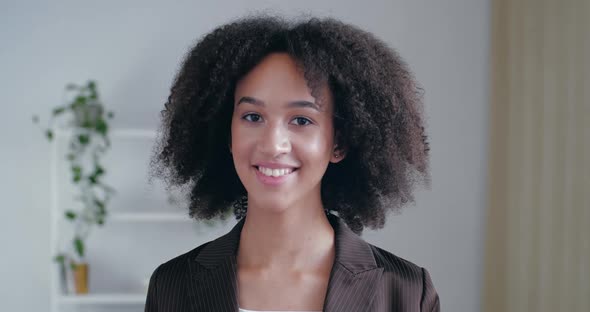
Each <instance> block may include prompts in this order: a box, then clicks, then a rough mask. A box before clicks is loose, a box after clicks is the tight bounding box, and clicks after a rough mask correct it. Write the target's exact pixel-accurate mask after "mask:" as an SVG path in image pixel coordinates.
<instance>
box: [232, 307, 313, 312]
mask: <svg viewBox="0 0 590 312" xmlns="http://www.w3.org/2000/svg"><path fill="white" fill-rule="evenodd" d="M240 312H322V311H255V310H246V309H242V308H240Z"/></svg>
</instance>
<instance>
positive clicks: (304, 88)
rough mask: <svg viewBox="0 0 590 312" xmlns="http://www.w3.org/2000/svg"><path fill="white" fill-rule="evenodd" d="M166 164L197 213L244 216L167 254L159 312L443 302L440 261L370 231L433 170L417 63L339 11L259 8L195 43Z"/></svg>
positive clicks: (166, 141)
mask: <svg viewBox="0 0 590 312" xmlns="http://www.w3.org/2000/svg"><path fill="white" fill-rule="evenodd" d="M157 146H158V148H157V149H156V153H155V159H154V160H155V162H154V169H155V170H156V174H158V175H159V176H161V177H165V178H167V180H168V182H169V183H170V185H171V186H188V187H189V188H190V190H191V193H190V207H189V210H190V215H191V217H194V218H196V219H211V218H213V217H217V216H221V217H224V216H226V215H227V213H228V212H230V211H231V207H232V206H233V208H234V209H233V212H234V213H235V215H236V217H237V218H238V219H239V220H240V221H239V222H238V224H237V225H236V226H235V227H234V228H233V230H231V231H230V232H229V233H228V234H226V235H224V236H222V237H220V238H218V239H216V240H214V241H212V242H208V243H205V244H203V245H201V246H199V247H197V248H195V249H194V250H192V251H189V252H188V253H186V254H184V255H181V256H179V257H177V258H174V259H172V260H170V261H168V262H166V263H164V264H162V265H160V266H159V267H158V268H157V269H156V270H155V271H154V273H153V275H152V277H151V280H150V286H149V291H148V296H147V301H146V307H145V310H146V311H159V312H163V311H254V310H255V311H439V309H440V308H439V299H438V295H437V293H436V291H435V290H434V287H433V285H432V282H431V280H430V277H429V274H428V272H427V271H426V270H425V269H423V268H421V267H418V266H416V265H414V264H412V263H410V262H408V261H406V260H403V259H401V258H399V257H397V256H395V255H393V254H391V253H389V252H387V251H385V250H382V249H379V248H377V247H375V246H373V245H370V244H368V243H366V242H365V241H363V240H362V239H361V238H360V237H359V236H358V235H357V234H360V232H361V231H362V230H363V228H364V227H365V226H369V227H372V228H381V227H383V225H384V223H385V216H386V213H387V212H388V211H389V210H397V209H400V208H401V207H402V206H403V205H404V204H406V203H407V202H409V201H412V200H413V197H412V192H413V189H414V187H415V184H416V183H417V182H420V181H425V182H427V181H428V144H427V142H426V141H425V135H424V127H423V116H422V102H421V97H420V94H419V92H418V88H417V86H416V83H415V81H414V79H413V77H412V75H411V74H410V72H409V71H408V69H407V66H406V65H405V63H404V62H403V61H402V60H401V59H400V57H399V56H398V55H397V54H396V53H395V52H394V51H392V50H391V49H389V48H388V47H387V46H386V45H385V44H384V43H383V42H381V41H380V40H378V39H377V38H375V37H374V36H373V35H372V34H370V33H367V32H364V31H362V30H360V29H358V28H356V27H354V26H351V25H347V24H344V23H341V22H339V21H336V20H333V19H321V20H318V19H311V20H308V21H304V22H300V23H289V22H285V21H283V20H282V19H280V18H274V17H253V18H247V19H242V20H238V21H235V22H233V23H231V24H228V25H224V26H221V27H219V28H217V29H215V30H214V31H213V32H211V33H210V34H208V35H206V36H205V37H204V38H202V39H201V40H200V41H199V42H198V43H197V44H196V46H195V47H194V48H193V49H192V50H191V51H190V52H189V53H188V55H187V56H186V59H185V61H184V63H183V65H182V68H181V69H180V71H179V73H178V75H177V77H176V79H175V81H174V84H173V86H172V88H171V94H170V96H169V98H168V101H167V103H166V108H165V110H164V111H163V132H162V136H161V137H160V141H159V144H158V145H157Z"/></svg>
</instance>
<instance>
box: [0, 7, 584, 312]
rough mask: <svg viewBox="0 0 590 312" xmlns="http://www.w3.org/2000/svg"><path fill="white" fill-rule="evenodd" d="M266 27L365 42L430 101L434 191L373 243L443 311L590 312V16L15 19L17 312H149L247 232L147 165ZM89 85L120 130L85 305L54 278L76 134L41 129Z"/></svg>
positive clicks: (6, 268) (233, 12) (47, 15)
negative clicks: (212, 249)
mask: <svg viewBox="0 0 590 312" xmlns="http://www.w3.org/2000/svg"><path fill="white" fill-rule="evenodd" d="M260 11H263V12H271V13H278V14H283V15H286V16H302V15H306V14H307V15H318V16H332V17H336V18H339V19H342V20H343V21H346V22H349V23H353V24H356V25H358V26H360V27H361V28H364V29H366V30H368V31H370V32H373V33H374V34H376V35H377V36H378V37H380V38H382V39H383V40H384V41H385V42H387V43H389V44H390V45H391V46H392V47H393V48H395V49H396V50H397V51H399V53H400V54H401V55H402V57H404V58H405V60H406V61H407V62H408V63H409V65H410V68H411V69H412V70H413V71H414V73H415V75H416V77H417V79H418V80H419V82H420V83H421V84H422V86H423V88H424V90H425V106H426V114H427V123H428V128H427V130H428V134H429V136H430V138H429V140H430V147H431V155H432V160H431V175H432V187H431V189H429V190H426V189H425V190H419V191H418V193H417V195H416V203H415V204H414V205H410V206H409V207H407V208H406V209H404V210H403V212H402V213H401V214H399V215H391V216H390V217H389V219H388V222H387V225H386V227H385V228H384V229H382V230H379V231H365V233H364V234H363V237H364V238H365V239H366V240H367V241H369V242H371V243H374V244H376V245H378V246H380V247H382V248H384V249H387V250H389V251H391V252H393V253H395V254H397V255H398V256H401V257H402V258H405V259H408V260H410V261H412V262H414V263H416V264H418V265H420V266H423V267H425V268H427V269H428V270H429V272H430V274H431V276H432V279H433V282H434V285H435V287H436V289H437V291H438V293H439V295H440V298H441V308H442V310H443V311H466V312H469V311H590V296H589V295H590V271H589V268H588V265H589V264H590V239H589V238H590V230H589V229H590V208H589V207H590V204H589V195H588V194H587V193H588V190H589V189H590V181H589V180H590V172H589V167H590V166H589V165H588V162H590V156H589V155H590V150H589V149H590V148H589V146H590V144H588V142H589V141H590V127H589V125H590V120H589V119H590V107H589V106H590V105H589V103H590V97H589V95H588V92H589V91H588V89H589V88H590V78H589V77H590V61H589V60H588V55H590V37H589V36H590V22H589V20H590V4H589V1H574V0H568V1H557V0H545V1H541V2H539V1H532V0H528V1H525V0H520V1H508V0H498V1H494V0H448V1H435V0H413V1H408V0H382V1H381V0H371V1H362V2H361V1H336V0H322V1H317V0H316V1H307V0H301V1H297V2H287V1H270V0H267V1H264V0H251V1H236V0H219V1H174V2H164V1H110V0H109V1H100V2H90V1H53V2H48V1H18V2H17V1H5V0H2V1H0V90H1V92H0V103H2V107H3V113H2V114H1V117H0V118H1V122H0V127H1V130H2V131H0V142H1V143H2V144H1V145H0V146H1V151H2V152H1V153H0V168H1V169H2V171H1V172H2V175H1V177H0V181H1V185H2V187H1V188H0V195H1V197H2V199H3V201H4V203H3V204H2V209H1V210H0V231H1V232H0V234H1V235H0V240H1V241H0V246H2V249H1V256H0V276H1V277H2V280H3V281H4V282H3V283H1V284H0V302H2V308H1V309H2V310H3V311H143V303H144V301H145V291H146V279H147V278H149V276H150V275H151V273H152V272H153V270H154V269H155V268H156V267H157V266H158V265H159V264H160V263H162V262H164V261H166V260H168V259H170V258H173V257H175V256H177V255H179V254H181V253H184V252H186V251H188V250H191V249H192V248H194V247H196V246H198V245H200V244H202V243H204V242H206V241H209V240H211V239H213V238H215V237H217V236H219V235H221V234H223V233H225V232H227V231H228V230H229V229H230V228H231V227H232V226H233V225H234V224H235V221H233V220H232V219H229V220H227V221H226V222H218V223H215V224H205V223H195V222H192V221H191V220H190V219H188V216H187V215H186V211H185V208H184V206H183V201H182V198H181V195H179V194H176V193H174V192H173V193H169V192H167V191H166V190H165V188H164V186H163V184H162V183H161V182H159V181H151V182H150V181H148V166H149V159H150V156H151V151H152V147H153V142H154V139H155V137H156V135H157V129H158V126H159V113H160V111H161V110H162V109H163V104H164V102H165V100H166V97H167V96H168V92H169V88H170V85H171V83H172V79H173V77H174V74H175V73H176V71H177V69H178V68H179V66H180V61H181V60H182V58H183V56H184V54H185V53H186V52H187V50H188V49H189V48H190V47H191V46H192V45H193V44H194V43H195V42H196V40H198V39H199V38H200V37H201V36H202V35H204V34H205V33H207V32H209V31H211V30H212V29H214V28H215V27H216V26H218V25H220V24H223V23H226V22H228V21H230V20H231V19H233V18H236V17H240V16H244V15H245V14H248V13H256V12H260ZM90 79H92V80H94V81H96V84H97V88H98V90H99V92H100V99H101V101H102V103H103V104H104V105H105V107H106V109H108V110H109V111H113V112H114V118H112V119H111V120H109V136H110V139H111V148H110V149H109V150H108V152H107V153H106V154H105V157H104V158H103V160H101V161H102V165H103V167H104V171H105V173H104V177H103V178H104V179H103V180H104V183H106V184H108V185H110V186H111V187H112V188H113V189H115V191H116V194H114V195H113V197H112V199H111V200H110V201H109V202H108V205H107V209H108V211H109V213H108V215H107V218H106V223H105V225H104V226H102V227H95V228H94V229H93V230H92V231H91V233H90V235H89V236H88V239H87V240H86V241H85V245H84V246H85V258H86V261H87V262H88V265H89V266H88V268H89V278H88V279H89V285H88V286H89V293H88V294H86V295H75V294H72V285H71V276H68V277H67V278H68V280H70V282H69V283H66V284H64V283H63V280H62V279H63V277H62V275H61V271H60V270H59V265H58V263H56V262H54V261H53V260H52V259H53V257H54V256H55V255H56V253H57V252H58V251H59V250H61V248H64V246H68V244H69V245H71V244H70V241H69V240H71V236H72V233H71V232H72V229H71V228H72V226H71V223H72V222H70V221H68V220H66V218H65V217H64V214H65V212H66V211H69V210H70V209H72V210H75V209H76V208H77V207H78V206H80V203H79V202H77V201H75V200H74V197H75V196H76V194H77V193H76V192H77V189H76V186H75V185H74V183H72V182H71V181H72V177H71V173H70V168H69V166H70V165H69V163H68V160H67V159H66V158H65V156H64V155H66V153H67V151H68V140H69V133H68V132H67V131H57V132H55V133H54V134H53V140H52V141H51V142H48V140H47V138H46V134H44V129H45V128H44V127H45V126H46V124H47V121H48V119H49V116H50V115H51V112H52V110H54V109H55V107H58V106H61V105H65V104H67V103H68V101H69V100H70V99H69V98H68V97H67V95H66V94H67V93H66V92H65V91H64V87H65V86H66V85H67V84H69V83H76V84H85V83H86V82H87V81H88V80H90ZM34 115H38V116H39V119H40V121H39V125H36V124H34V123H33V122H32V117H33V116H34ZM40 126H41V128H40ZM130 255H136V256H134V257H130Z"/></svg>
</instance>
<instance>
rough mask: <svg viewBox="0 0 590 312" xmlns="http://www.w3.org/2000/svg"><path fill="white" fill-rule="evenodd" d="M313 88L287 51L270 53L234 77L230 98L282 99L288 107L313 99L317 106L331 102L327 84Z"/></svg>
mask: <svg viewBox="0 0 590 312" xmlns="http://www.w3.org/2000/svg"><path fill="white" fill-rule="evenodd" d="M317 91H318V92H312V90H311V88H310V87H309V84H308V82H307V80H306V79H305V76H304V73H303V71H302V69H301V67H299V66H298V64H297V62H296V61H295V59H293V58H292V57H291V56H290V55H288V54H287V53H273V54H269V55H268V56H267V57H265V58H264V59H263V60H262V61H261V62H260V63H259V64H258V65H256V66H255V67H254V68H253V69H252V70H251V71H250V72H248V73H247V74H246V75H245V76H244V77H242V79H240V80H239V81H238V84H237V86H236V91H235V99H234V101H235V104H238V102H240V101H244V98H245V99H246V100H248V101H246V102H251V103H252V104H257V103H258V104H266V105H272V104H273V103H283V104H288V106H289V107H297V106H305V105H298V104H305V103H313V104H315V105H316V106H318V108H323V109H325V108H327V107H325V106H326V105H330V102H331V92H330V90H329V88H328V86H327V84H324V85H322V86H319V88H318V90H317ZM312 93H317V94H312ZM314 95H316V97H317V98H316V97H314Z"/></svg>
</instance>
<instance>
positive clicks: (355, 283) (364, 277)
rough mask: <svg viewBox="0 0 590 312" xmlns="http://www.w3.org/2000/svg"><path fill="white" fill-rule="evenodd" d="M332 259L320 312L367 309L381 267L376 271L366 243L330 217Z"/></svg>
mask: <svg viewBox="0 0 590 312" xmlns="http://www.w3.org/2000/svg"><path fill="white" fill-rule="evenodd" d="M328 219H329V220H330V223H331V224H332V227H334V233H335V245H336V246H335V247H336V259H335V261H334V265H333V267H332V272H331V274H330V281H329V282H328V292H327V294H326V299H325V301H324V309H323V311H324V312H338V311H366V310H367V309H370V306H371V303H372V301H373V297H374V296H375V293H376V292H377V285H378V282H379V280H380V279H381V275H382V273H383V268H379V267H378V266H377V263H376V262H375V257H374V256H373V252H372V251H371V248H370V246H369V244H367V243H366V242H365V241H363V240H362V239H361V238H360V237H359V236H357V235H356V234H354V233H353V232H352V231H351V230H350V229H349V228H348V227H347V226H346V224H345V223H344V222H343V221H342V220H341V219H340V218H338V217H336V216H334V215H328Z"/></svg>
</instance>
